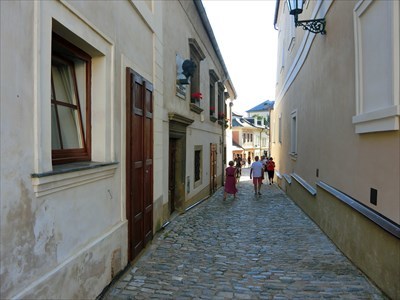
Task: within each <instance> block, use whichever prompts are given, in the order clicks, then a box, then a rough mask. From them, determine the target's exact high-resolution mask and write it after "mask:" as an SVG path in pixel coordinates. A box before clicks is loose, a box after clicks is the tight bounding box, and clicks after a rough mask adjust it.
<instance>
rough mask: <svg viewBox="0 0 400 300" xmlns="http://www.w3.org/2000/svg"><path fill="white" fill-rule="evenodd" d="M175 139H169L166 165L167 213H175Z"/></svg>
mask: <svg viewBox="0 0 400 300" xmlns="http://www.w3.org/2000/svg"><path fill="white" fill-rule="evenodd" d="M175 170H176V139H169V163H168V172H169V174H168V189H169V199H168V202H169V203H168V206H169V213H170V214H172V213H173V212H174V211H175V186H176V173H175Z"/></svg>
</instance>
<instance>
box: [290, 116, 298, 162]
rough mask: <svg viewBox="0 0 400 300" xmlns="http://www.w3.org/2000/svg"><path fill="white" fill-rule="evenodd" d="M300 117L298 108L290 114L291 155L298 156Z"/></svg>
mask: <svg viewBox="0 0 400 300" xmlns="http://www.w3.org/2000/svg"><path fill="white" fill-rule="evenodd" d="M297 131H298V118H297V110H294V111H293V112H292V113H291V114H290V153H289V154H290V155H291V156H297V142H298V135H297Z"/></svg>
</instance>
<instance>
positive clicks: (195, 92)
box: [189, 39, 205, 107]
mask: <svg viewBox="0 0 400 300" xmlns="http://www.w3.org/2000/svg"><path fill="white" fill-rule="evenodd" d="M189 49H190V59H191V60H192V61H193V62H194V63H195V64H196V69H195V71H194V74H193V77H192V78H191V79H190V101H191V103H192V104H195V105H196V106H198V107H200V100H201V96H202V91H201V90H200V82H201V81H200V80H201V78H200V74H201V72H200V62H201V61H202V60H203V59H204V58H205V55H204V53H203V51H202V50H201V48H200V46H199V44H198V43H197V41H196V40H195V39H189Z"/></svg>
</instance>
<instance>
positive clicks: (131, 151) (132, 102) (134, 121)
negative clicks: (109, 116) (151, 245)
mask: <svg viewBox="0 0 400 300" xmlns="http://www.w3.org/2000/svg"><path fill="white" fill-rule="evenodd" d="M126 73H127V74H126V77H127V80H126V87H127V93H126V95H127V101H126V109H127V124H126V132H127V134H126V145H127V149H126V196H127V200H126V209H127V219H128V257H129V260H133V259H134V258H135V257H136V256H137V255H138V254H139V253H140V251H141V250H142V249H143V248H144V247H145V246H146V244H147V243H148V242H149V241H150V240H151V239H152V237H153V86H152V84H151V83H149V82H148V81H146V80H145V79H144V78H143V77H141V76H140V75H139V74H137V73H135V72H134V71H133V70H132V69H130V68H127V72H126Z"/></svg>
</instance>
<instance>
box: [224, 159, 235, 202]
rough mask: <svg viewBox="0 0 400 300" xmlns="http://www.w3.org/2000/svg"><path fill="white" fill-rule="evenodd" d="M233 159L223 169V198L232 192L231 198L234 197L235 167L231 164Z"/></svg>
mask: <svg viewBox="0 0 400 300" xmlns="http://www.w3.org/2000/svg"><path fill="white" fill-rule="evenodd" d="M233 164H234V163H233V161H230V162H229V167H227V168H226V169H225V178H226V180H225V188H224V200H225V199H226V195H227V194H233V198H234V199H236V192H237V189H236V171H237V170H236V168H235V167H234V166H233Z"/></svg>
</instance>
